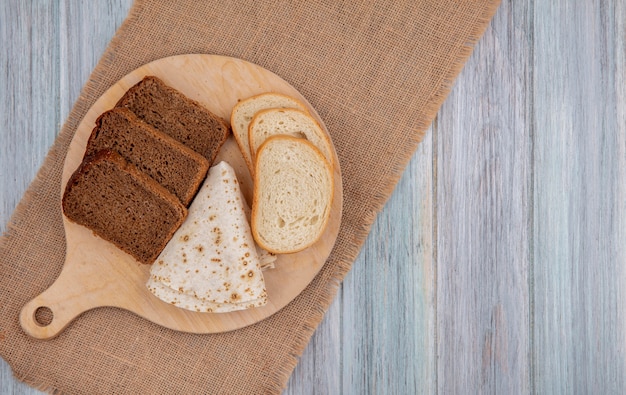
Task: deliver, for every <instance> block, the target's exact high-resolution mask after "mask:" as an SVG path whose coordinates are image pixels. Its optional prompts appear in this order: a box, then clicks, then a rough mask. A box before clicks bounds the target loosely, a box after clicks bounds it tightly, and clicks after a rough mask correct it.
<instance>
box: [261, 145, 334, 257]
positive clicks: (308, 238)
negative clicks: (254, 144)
mask: <svg viewBox="0 0 626 395" xmlns="http://www.w3.org/2000/svg"><path fill="white" fill-rule="evenodd" d="M255 168H256V173H255V178H254V195H253V202H252V216H251V229H252V235H253V237H254V239H255V240H256V242H257V243H258V244H259V245H260V246H261V247H262V248H265V249H266V250H268V251H270V252H272V253H276V254H286V253H293V252H298V251H301V250H303V249H305V248H307V247H309V246H311V245H312V244H313V243H315V242H316V241H317V240H318V239H319V238H320V237H321V235H322V233H323V232H324V229H325V227H326V224H327V222H328V218H329V216H330V208H331V202H332V200H333V193H334V184H333V171H332V168H331V166H330V165H329V164H328V162H327V161H326V159H324V156H323V155H322V153H321V152H320V150H319V149H317V148H316V147H315V146H314V145H313V144H311V143H310V142H308V141H307V140H304V139H299V138H294V137H290V136H284V135H280V136H274V137H270V138H269V139H267V141H266V142H265V143H263V144H262V145H261V147H260V148H259V151H258V155H257V159H256V166H255Z"/></svg>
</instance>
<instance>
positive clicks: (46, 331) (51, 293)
mask: <svg viewBox="0 0 626 395" xmlns="http://www.w3.org/2000/svg"><path fill="white" fill-rule="evenodd" d="M57 284H58V282H55V283H54V284H52V286H51V287H50V288H48V289H47V290H46V291H45V292H44V293H42V294H41V295H39V296H37V297H36V298H34V299H33V300H31V301H30V302H28V303H27V304H26V305H25V306H24V307H23V308H22V311H21V313H20V324H21V325H22V329H24V331H25V332H26V333H27V334H28V335H30V336H32V337H34V338H36V339H50V338H52V337H55V336H56V335H58V334H59V333H60V332H61V331H62V330H63V329H65V327H66V326H67V325H68V324H69V323H70V322H72V320H74V318H76V317H77V316H78V315H80V314H81V313H83V312H85V311H87V310H89V309H91V308H93V307H96V306H89V305H86V304H75V303H71V302H69V301H67V300H64V299H63V298H60V297H59V296H62V295H63V293H59V292H58V288H59V286H58V285H57ZM39 309H49V310H50V312H51V313H52V319H51V320H50V322H44V323H40V322H38V321H37V312H38V310H39ZM48 314H49V313H48Z"/></svg>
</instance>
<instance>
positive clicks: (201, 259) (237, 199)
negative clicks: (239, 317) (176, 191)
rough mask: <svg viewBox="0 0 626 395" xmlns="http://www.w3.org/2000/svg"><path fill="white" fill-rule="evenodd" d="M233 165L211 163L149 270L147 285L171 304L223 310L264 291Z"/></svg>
mask: <svg viewBox="0 0 626 395" xmlns="http://www.w3.org/2000/svg"><path fill="white" fill-rule="evenodd" d="M244 205H245V202H244V199H243V195H242V194H241V190H240V188H239V182H238V180H237V176H236V175H235V171H234V170H233V168H232V167H231V166H230V165H229V164H227V163H226V162H220V163H218V164H217V165H215V166H213V167H211V168H210V169H209V172H208V175H207V178H206V180H205V181H204V183H203V184H202V186H201V187H200V190H199V191H198V194H197V195H196V197H195V199H194V200H193V202H192V203H191V206H190V207H189V213H188V215H187V218H186V219H185V222H184V223H183V224H182V225H181V227H180V228H179V229H178V230H177V231H176V233H175V234H174V236H173V237H172V239H171V240H170V242H169V243H168V244H167V246H166V247H165V249H164V250H163V251H162V252H161V254H160V255H159V257H158V258H157V259H156V262H155V263H154V264H153V265H152V268H151V270H150V278H149V280H148V282H147V287H148V289H149V290H150V291H151V292H152V293H153V294H154V295H155V296H157V297H158V298H159V299H161V300H163V301H165V302H167V303H171V304H173V305H174V306H177V307H181V308H184V309H187V310H192V311H200V312H213V313H224V312H230V311H236V310H243V309H247V308H252V307H259V306H263V305H265V304H266V303H267V292H266V290H265V282H264V280H263V273H262V271H261V263H260V261H259V257H258V253H257V248H256V245H255V243H254V239H253V238H252V233H251V232H250V225H249V223H248V220H247V219H246V213H245V209H244Z"/></svg>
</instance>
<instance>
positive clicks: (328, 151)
mask: <svg viewBox="0 0 626 395" xmlns="http://www.w3.org/2000/svg"><path fill="white" fill-rule="evenodd" d="M276 135H286V136H292V137H297V138H301V139H305V140H308V141H309V142H310V143H312V144H313V145H314V146H316V147H317V148H318V149H319V150H320V151H322V154H323V155H324V158H326V160H327V161H328V163H330V164H332V163H333V157H332V148H331V145H330V139H329V138H328V136H327V135H326V133H325V132H324V131H323V130H322V128H321V127H320V125H319V124H318V123H317V122H316V121H315V119H313V118H312V117H311V116H310V115H309V114H308V113H305V112H303V111H300V110H297V109H293V108H271V109H268V110H262V111H259V112H257V113H256V115H255V116H254V118H252V121H251V122H250V126H248V138H249V139H250V141H249V145H250V153H251V154H252V162H253V163H254V161H255V160H256V152H257V150H258V149H259V147H260V146H261V144H263V142H264V141H265V140H267V139H268V138H269V137H272V136H276Z"/></svg>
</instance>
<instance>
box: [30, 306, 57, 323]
mask: <svg viewBox="0 0 626 395" xmlns="http://www.w3.org/2000/svg"><path fill="white" fill-rule="evenodd" d="M53 318H54V314H52V310H50V308H49V307H46V306H41V307H37V309H36V310H35V314H34V320H35V324H37V325H39V326H41V327H46V326H48V325H50V324H51V323H52V319H53Z"/></svg>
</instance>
